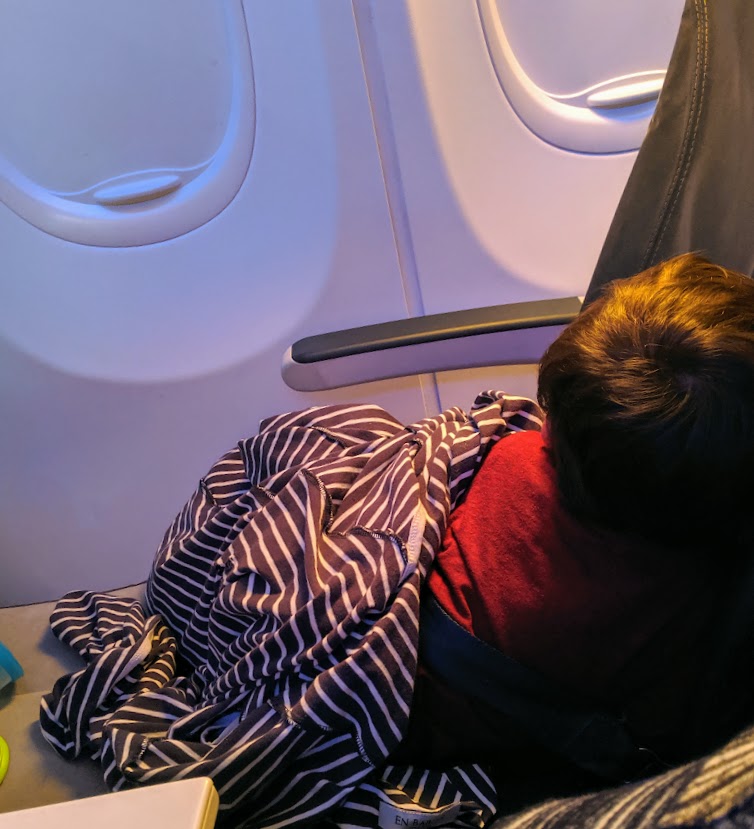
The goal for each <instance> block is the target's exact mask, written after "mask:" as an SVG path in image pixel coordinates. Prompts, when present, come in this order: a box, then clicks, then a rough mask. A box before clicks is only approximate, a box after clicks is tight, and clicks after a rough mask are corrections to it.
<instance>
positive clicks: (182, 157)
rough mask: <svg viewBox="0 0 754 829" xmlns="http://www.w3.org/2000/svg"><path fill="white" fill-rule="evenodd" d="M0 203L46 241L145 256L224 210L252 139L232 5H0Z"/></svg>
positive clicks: (247, 65)
mask: <svg viewBox="0 0 754 829" xmlns="http://www.w3.org/2000/svg"><path fill="white" fill-rule="evenodd" d="M0 111H2V113H3V130H2V133H1V134H0V200H1V201H2V202H4V203H5V204H6V205H7V206H8V207H9V208H10V209H11V210H13V211H15V212H16V213H17V214H18V215H19V216H21V217H22V218H24V219H26V220H27V221H28V222H30V223H31V224H33V225H35V226H36V227H38V228H40V229H41V230H44V231H46V232H48V233H50V234H52V235H54V236H58V237H60V238H63V239H66V240H69V241H72V242H78V243H82V244H90V245H103V246H132V245H143V244H149V243H153V242H159V241H164V240H166V239H170V238H173V237H175V236H179V235H181V234H183V233H186V232H188V231H190V230H193V229H195V228H196V227H199V226H200V225H202V224H204V223H206V222H207V221H209V220H210V219H211V218H213V217H214V216H216V215H217V214H218V213H219V212H221V211H222V210H223V209H224V208H225V207H226V206H227V205H228V204H229V202H230V201H231V200H232V199H233V197H234V196H235V194H236V193H237V191H238V189H239V187H240V186H241V183H242V182H243V180H244V177H245V175H246V172H247V169H248V166H249V161H250V158H251V151H252V145H253V137H254V97H253V81H252V71H251V57H250V54H249V44H248V40H247V36H246V25H245V22H244V18H243V9H242V6H241V0H224V2H218V3H205V2H202V0H162V2H160V3H155V2H154V0H129V2H128V3H118V4H114V3H102V2H101V0H79V2H76V3H48V2H42V0H23V2H20V1H19V2H11V3H4V4H2V5H0Z"/></svg>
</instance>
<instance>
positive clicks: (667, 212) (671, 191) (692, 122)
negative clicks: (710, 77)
mask: <svg viewBox="0 0 754 829" xmlns="http://www.w3.org/2000/svg"><path fill="white" fill-rule="evenodd" d="M694 8H695V10H696V17H697V30H696V31H697V35H696V67H695V71H694V84H693V87H692V91H691V105H690V107H689V117H688V120H687V122H686V129H685V133H684V136H683V143H682V145H681V152H680V154H679V157H678V163H677V165H676V170H675V173H674V175H673V181H672V182H671V184H670V187H669V188H668V194H667V196H666V198H665V203H664V204H663V208H662V212H661V214H660V220H659V222H658V223H657V227H656V228H655V231H654V233H653V234H652V236H651V237H650V240H649V244H648V245H647V249H646V251H645V252H644V259H643V261H642V266H641V270H644V269H645V268H647V267H649V265H650V263H651V262H652V259H653V258H654V256H655V255H656V253H657V251H658V249H659V247H660V244H661V243H662V240H663V239H664V238H665V233H666V232H667V229H668V226H669V224H670V220H671V218H672V217H673V214H674V212H675V209H676V206H677V204H678V198H679V196H680V194H681V191H682V190H683V185H684V183H685V181H686V177H687V176H688V172H689V168H690V167H691V160H692V157H693V154H694V149H695V146H696V138H697V134H698V131H699V124H700V123H701V120H702V110H703V106H704V93H705V88H706V81H707V70H708V67H709V18H708V13H707V0H694ZM671 200H672V202H671Z"/></svg>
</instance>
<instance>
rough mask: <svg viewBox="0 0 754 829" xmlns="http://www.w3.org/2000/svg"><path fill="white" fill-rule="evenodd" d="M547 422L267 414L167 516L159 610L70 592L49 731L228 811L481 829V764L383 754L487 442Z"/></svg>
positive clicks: (114, 774)
mask: <svg viewBox="0 0 754 829" xmlns="http://www.w3.org/2000/svg"><path fill="white" fill-rule="evenodd" d="M540 426H541V412H540V410H539V409H538V407H537V405H536V404H535V403H533V402H532V401H529V400H526V399H522V398H511V397H505V396H504V395H503V394H501V393H499V392H485V393H483V394H481V395H480V396H479V397H478V398H477V400H476V401H475V404H474V407H473V408H472V410H471V412H470V413H469V414H465V413H464V412H462V411H461V410H460V409H455V408H454V409H451V410H448V411H446V412H444V413H443V414H440V415H438V416H436V417H432V418H427V419H424V420H422V421H420V422H418V423H416V424H414V425H412V426H409V427H405V426H403V425H402V424H400V423H399V422H397V421H396V420H395V419H394V418H392V417H391V416H390V415H388V414H387V413H386V412H384V411H383V410H382V409H379V408H377V407H372V406H362V405H360V406H351V407H347V406H332V407H321V408H312V409H308V410H306V411H303V412H297V413H293V414H284V415H280V416H278V417H274V418H271V419H269V420H266V421H264V422H263V423H262V425H261V428H260V432H259V434H258V435H257V436H256V437H253V438H250V439H248V440H244V441H242V442H241V443H239V444H238V446H237V447H236V448H235V449H234V450H233V451H231V452H229V453H228V454H227V455H225V456H224V457H223V458H221V459H220V460H219V461H218V462H217V463H216V464H215V465H214V466H213V468H212V469H211V470H210V472H209V473H208V474H207V476H206V477H205V478H204V479H202V481H201V482H200V484H199V487H198V489H197V491H196V493H195V494H194V496H193V497H192V498H191V499H190V500H189V501H188V503H187V504H186V505H185V507H184V508H183V510H182V511H181V512H180V514H179V515H178V516H177V517H176V519H175V520H174V521H173V523H172V525H171V526H170V528H169V529H168V531H167V533H166V535H165V538H164V540H163V543H162V545H161V547H160V549H159V551H158V553H157V556H156V559H155V562H154V566H153V569H152V573H151V575H150V578H149V582H148V587H147V598H146V607H142V606H141V605H140V604H139V603H138V602H136V601H133V600H130V599H123V598H117V597H113V596H109V595H106V594H98V593H91V592H77V593H71V594H68V595H67V596H65V597H64V598H63V599H61V601H60V602H59V603H58V605H57V607H56V609H55V612H54V613H53V616H52V620H51V622H52V628H53V630H54V632H55V634H56V635H57V636H58V637H59V638H60V639H61V640H62V641H64V642H66V643H68V644H69V645H70V646H71V647H73V648H75V649H76V650H77V651H78V652H79V653H80V654H81V655H82V656H83V658H84V660H85V662H86V666H85V667H84V668H83V669H82V670H80V671H79V672H77V673H74V674H71V675H69V676H65V677H63V678H61V679H60V680H59V681H58V682H57V683H56V684H55V687H54V688H53V690H52V692H51V693H50V694H48V695H47V696H45V697H44V699H43V702H42V707H41V714H40V718H41V724H42V729H43V732H44V735H45V737H46V738H47V740H48V741H49V742H50V744H51V745H52V746H53V747H54V748H55V749H56V750H57V751H58V752H59V753H60V754H62V755H63V756H65V757H71V758H73V757H77V756H80V755H90V756H92V757H95V758H97V757H98V758H100V759H101V762H102V766H103V769H104V776H105V780H106V782H107V783H108V785H109V786H110V787H111V788H112V789H114V790H117V789H119V788H122V787H124V786H127V785H133V784H146V783H156V782H165V781H169V780H177V779H181V778H185V777H188V776H199V775H206V776H209V777H211V778H212V779H213V781H214V783H215V786H216V788H217V790H218V792H219V794H220V801H221V813H220V814H221V819H224V822H226V823H229V824H231V823H233V824H240V823H248V825H249V826H254V827H280V826H289V825H295V824H302V823H307V822H317V821H318V820H320V819H326V821H327V822H328V823H329V824H330V825H332V824H337V825H340V826H365V827H367V826H369V827H373V826H378V825H379V826H383V827H386V826H396V825H404V826H406V825H413V826H439V825H443V826H458V827H461V826H481V825H483V824H484V823H485V821H487V820H488V818H489V817H490V815H491V814H492V813H493V811H494V790H493V788H492V786H491V784H490V782H489V780H488V779H487V778H486V776H485V775H484V773H483V772H482V770H481V769H480V768H478V767H476V766H468V767H457V768H452V769H447V770H444V771H437V770H433V771H432V772H429V771H427V770H423V769H416V768H411V767H397V766H394V765H389V764H388V765H386V759H387V758H388V757H389V755H390V753H391V752H392V751H393V749H394V748H395V747H396V746H397V745H398V743H399V742H400V740H401V738H402V736H403V735H404V733H405V729H406V726H407V721H408V714H409V708H410V704H411V698H412V692H413V682H414V674H415V669H416V659H417V640H418V610H419V597H420V588H421V585H422V581H423V579H424V577H425V575H426V572H427V569H428V567H429V565H430V563H431V561H432V559H433V556H434V554H435V551H436V550H437V548H438V545H439V544H440V542H441V540H442V537H443V532H444V529H445V525H446V521H447V518H448V515H449V513H450V511H451V510H452V509H453V507H454V506H455V505H456V504H457V503H458V501H459V499H460V498H461V497H462V496H463V494H464V493H465V491H466V490H467V488H468V485H469V483H470V481H471V479H472V477H473V475H474V473H475V471H476V470H477V468H478V467H479V464H480V462H481V461H482V459H483V457H484V455H485V453H486V451H487V450H488V449H489V447H490V445H491V444H492V443H494V442H495V441H497V440H499V439H500V438H502V437H504V436H505V435H506V434H508V433H509V432H511V431H519V430H522V429H532V428H534V429H538V428H540ZM501 497H504V492H502V491H501Z"/></svg>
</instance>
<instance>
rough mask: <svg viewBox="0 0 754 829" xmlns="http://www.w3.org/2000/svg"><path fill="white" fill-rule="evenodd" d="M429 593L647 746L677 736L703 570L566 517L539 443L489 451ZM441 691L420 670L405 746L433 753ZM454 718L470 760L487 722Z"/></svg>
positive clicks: (700, 622) (515, 442) (524, 439)
mask: <svg viewBox="0 0 754 829" xmlns="http://www.w3.org/2000/svg"><path fill="white" fill-rule="evenodd" d="M426 589H427V590H429V592H431V593H432V594H433V595H434V596H435V598H436V599H437V601H438V602H439V604H440V605H441V606H442V607H443V608H444V609H445V611H446V612H447V613H448V614H449V615H450V616H451V617H452V618H453V619H455V620H456V621H457V622H458V623H459V624H461V625H462V626H463V627H464V628H465V629H466V630H468V631H470V632H472V633H474V634H475V635H476V636H478V637H479V638H481V639H483V640H484V641H486V642H487V643H489V644H491V645H493V646H495V647H496V648H498V649H499V650H501V651H503V653H505V654H507V655H508V656H511V657H513V658H514V659H516V660H518V661H519V662H521V663H523V664H525V665H527V666H529V667H531V668H534V669H537V670H538V671H539V672H540V673H542V674H544V675H545V676H547V677H550V678H552V679H553V680H554V681H556V682H558V683H560V684H561V685H563V686H564V687H568V688H570V689H571V690H575V691H577V692H583V693H584V694H585V695H586V697H587V699H595V698H597V699H602V700H604V701H606V702H607V703H608V704H612V705H615V706H619V707H620V708H621V709H623V710H624V711H626V712H627V713H628V715H629V718H630V721H631V722H632V723H634V725H636V726H637V730H638V731H639V732H640V733H641V734H642V735H644V736H645V737H646V738H648V740H649V741H650V744H651V741H652V740H653V739H654V738H658V739H659V740H660V741H661V740H662V737H663V736H665V735H666V734H668V733H670V732H674V731H676V732H677V730H678V729H681V728H682V727H683V726H682V722H683V718H684V717H685V716H686V713H687V712H686V709H685V706H684V699H683V698H684V691H685V689H686V688H688V687H693V682H694V672H695V664H696V663H695V659H694V656H695V648H696V647H697V646H698V642H699V639H700V637H701V636H702V635H703V630H704V623H705V618H706V613H705V608H706V607H707V606H708V605H709V598H708V597H705V592H706V591H707V590H708V574H707V573H706V572H704V571H702V569H701V566H700V565H699V564H698V560H696V559H685V558H684V557H683V556H681V555H680V554H679V553H675V552H670V551H668V550H665V549H662V548H658V547H653V546H651V545H649V544H647V543H646V542H641V541H637V540H632V539H628V538H624V537H621V536H619V535H617V534H615V533H612V532H609V531H606V530H602V529H599V528H596V527H590V526H586V525H585V524H583V523H581V522H579V521H578V520H576V519H575V518H573V517H572V516H571V515H570V514H569V513H568V512H567V511H566V510H565V509H564V508H563V506H562V504H561V502H560V499H559V496H558V489H557V484H556V480H555V470H554V467H553V465H552V463H551V461H550V457H549V454H548V450H547V448H546V446H545V443H544V441H543V437H542V434H541V433H539V432H531V431H530V432H521V433H515V434H513V435H510V436H508V437H505V438H503V439H502V440H501V441H500V442H499V443H498V444H496V445H495V446H494V447H493V448H492V449H491V451H490V453H489V455H488V457H487V458H486V459H485V461H484V463H483V464H482V466H481V468H480V469H479V471H478V472H477V474H476V476H475V478H474V480H473V482H472V484H471V486H470V489H469V492H468V494H467V496H466V499H465V501H464V502H463V503H462V504H461V505H459V506H458V507H457V508H456V509H455V510H454V512H453V513H452V515H451V517H450V522H449V525H448V528H447V531H446V534H445V538H444V541H443V545H442V548H441V550H440V551H439V552H438V554H437V558H436V561H435V564H434V565H433V569H432V571H431V572H430V575H429V577H428V583H427V588H426ZM446 691H447V689H443V690H442V692H441V689H439V687H437V681H436V680H434V679H433V678H432V677H430V676H429V675H427V674H426V672H423V671H420V677H419V682H418V684H417V698H416V699H417V700H419V703H418V704H416V701H415V705H414V708H413V709H412V728H411V733H410V739H409V742H412V741H413V742H414V744H416V743H417V740H418V743H422V742H423V741H424V740H425V738H427V735H430V734H432V735H433V736H431V741H432V742H433V749H432V750H433V752H435V753H436V752H437V750H438V745H439V743H438V740H440V738H439V736H438V734H439V732H442V730H443V728H444V725H443V722H442V721H441V722H437V719H436V718H437V717H438V716H439V717H440V718H441V719H442V718H443V717H444V720H447V717H448V699H447V694H446V693H445V692H446ZM435 697H436V698H437V700H438V702H437V704H436V705H434V704H433V700H434V698H435ZM433 707H434V708H435V709H436V711H435V713H434V714H433V713H432V709H433ZM443 709H444V711H445V713H444V715H443V714H442V713H441V712H442V711H443ZM475 718H477V721H476V722H475V721H474V720H475ZM461 719H462V720H464V722H462V723H460V727H459V723H455V726H454V728H455V733H456V737H454V738H453V740H456V739H457V735H458V734H459V733H462V734H463V742H464V743H465V744H466V748H467V749H468V751H466V752H463V753H471V754H472V755H473V750H474V749H473V747H474V744H475V739H476V738H475V736H474V735H476V737H478V740H479V741H480V743H484V742H485V740H486V739H488V734H489V722H488V721H487V714H485V715H484V716H483V717H477V714H476V713H475V708H474V706H470V707H469V708H468V711H467V712H466V714H465V715H461ZM430 720H432V721H431V722H430ZM422 721H424V722H422ZM422 734H423V735H424V736H421V735H422ZM411 735H413V736H411ZM440 742H441V740H440ZM451 742H452V740H451ZM451 748H452V747H451ZM498 750H499V747H498ZM441 753H442V752H441ZM450 753H451V754H452V753H453V751H452V750H451V752H450ZM461 759H464V758H461ZM465 759H474V757H473V756H472V757H470V758H465Z"/></svg>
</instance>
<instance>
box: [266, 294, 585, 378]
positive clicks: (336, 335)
mask: <svg viewBox="0 0 754 829" xmlns="http://www.w3.org/2000/svg"><path fill="white" fill-rule="evenodd" d="M581 304H582V299H581V298H579V297H565V298H562V299H545V300H537V301H535V302H517V303H511V304H509V305H494V306H490V307H487V308H475V309H472V310H470V311H453V312H451V313H447V314H430V315H427V316H424V317H412V318H410V319H405V320H396V321H394V322H384V323H379V324H378V325H366V326H363V327H361V328H349V329H346V330H343V331H334V332H330V333H327V334H318V335H316V336H313V337H305V338H304V339H301V340H298V341H297V342H295V343H294V344H293V345H292V346H291V347H290V348H289V349H288V351H287V352H286V353H285V355H284V357H283V367H282V375H283V380H284V381H285V382H286V384H287V385H288V386H290V387H291V388H292V389H296V390H298V391H318V390H320V389H333V388H337V387H339V386H349V385H352V384H354V383H366V382H369V381H371V380H384V379H387V378H390V377H405V376H406V375H409V374H423V373H425V372H433V371H449V370H452V369H459V368H476V367H479V366H493V365H512V364H521V363H537V362H539V360H540V358H541V356H542V354H543V353H544V351H545V349H546V348H547V346H548V345H549V344H550V343H551V342H552V341H553V340H554V339H555V338H556V337H557V336H558V335H559V334H560V332H561V331H562V330H563V328H564V327H565V326H566V325H567V324H568V323H569V322H571V321H572V320H573V319H574V318H575V317H576V315H577V314H578V312H579V311H580V310H581Z"/></svg>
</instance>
